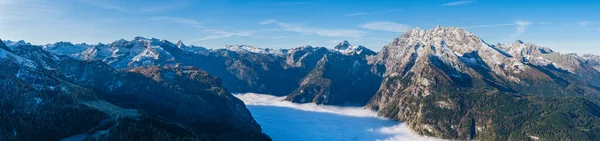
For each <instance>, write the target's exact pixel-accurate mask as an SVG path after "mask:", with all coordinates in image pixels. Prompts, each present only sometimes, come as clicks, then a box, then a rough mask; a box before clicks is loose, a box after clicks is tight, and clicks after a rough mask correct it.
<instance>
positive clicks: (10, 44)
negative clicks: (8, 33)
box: [4, 40, 31, 49]
mask: <svg viewBox="0 0 600 141" xmlns="http://www.w3.org/2000/svg"><path fill="white" fill-rule="evenodd" d="M4 44H6V46H7V47H8V48H11V49H12V48H16V47H18V46H21V45H31V43H29V42H25V41H24V40H19V41H16V42H15V41H11V40H6V41H4Z"/></svg>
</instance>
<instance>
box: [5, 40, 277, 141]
mask: <svg viewBox="0 0 600 141" xmlns="http://www.w3.org/2000/svg"><path fill="white" fill-rule="evenodd" d="M66 45H68V43H66ZM44 49H46V48H44V47H43V46H32V45H19V46H13V47H12V49H11V48H9V47H8V46H6V45H5V44H4V43H2V42H0V64H1V65H2V66H3V69H2V71H0V84H1V85H2V87H1V89H2V90H1V91H0V92H1V93H0V95H2V97H0V107H2V108H0V119H1V120H2V121H3V122H2V123H0V140H61V139H65V140H270V138H269V137H268V136H267V135H265V134H264V133H262V129H261V128H260V126H259V125H258V123H256V121H254V119H253V117H252V115H251V114H250V112H249V111H248V110H247V109H246V107H245V105H244V104H243V102H241V101H240V100H238V99H237V98H235V97H233V96H232V95H231V94H230V93H229V92H228V91H227V90H226V89H225V88H223V87H222V85H221V80H220V79H217V78H215V77H213V76H210V75H208V73H206V72H204V71H202V70H199V69H196V68H193V67H156V66H151V67H134V68H130V69H127V70H122V71H119V70H115V69H113V68H112V67H110V66H109V65H107V64H106V63H104V62H102V61H93V60H89V61H80V60H76V59H73V58H71V57H69V56H65V55H56V54H53V53H50V52H47V51H45V50H44Z"/></svg>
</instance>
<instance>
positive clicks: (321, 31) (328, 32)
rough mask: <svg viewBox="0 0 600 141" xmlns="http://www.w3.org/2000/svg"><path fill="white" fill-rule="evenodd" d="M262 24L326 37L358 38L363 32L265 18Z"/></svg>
mask: <svg viewBox="0 0 600 141" xmlns="http://www.w3.org/2000/svg"><path fill="white" fill-rule="evenodd" d="M259 24H261V25H270V24H274V25H277V26H279V27H280V28H282V29H283V30H285V31H290V32H297V33H302V34H305V35H318V36H325V37H353V38H358V37H361V36H362V34H363V32H362V31H359V30H351V29H327V28H311V27H304V26H301V25H297V24H291V23H286V22H279V21H277V20H275V19H269V20H263V21H261V22H259Z"/></svg>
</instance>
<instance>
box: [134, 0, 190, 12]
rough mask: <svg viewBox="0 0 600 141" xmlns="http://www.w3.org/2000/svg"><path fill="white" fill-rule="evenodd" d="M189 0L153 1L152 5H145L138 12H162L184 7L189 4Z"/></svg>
mask: <svg viewBox="0 0 600 141" xmlns="http://www.w3.org/2000/svg"><path fill="white" fill-rule="evenodd" d="M190 3H191V2H190V1H189V0H177V1H167V3H155V4H152V5H149V6H148V5H146V6H144V7H141V8H140V9H139V12H142V13H154V12H164V11H170V10H175V9H180V8H185V7H187V6H188V5H190Z"/></svg>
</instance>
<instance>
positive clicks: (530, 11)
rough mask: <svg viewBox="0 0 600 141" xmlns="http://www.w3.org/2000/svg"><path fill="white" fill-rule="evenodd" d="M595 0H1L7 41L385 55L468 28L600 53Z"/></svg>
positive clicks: (499, 39)
mask: <svg viewBox="0 0 600 141" xmlns="http://www.w3.org/2000/svg"><path fill="white" fill-rule="evenodd" d="M597 13H600V1H594V0H578V1H572V0H552V1H550V0H526V1H523V0H502V1H500V0H466V1H456V0H378V1H368V0H364V1H358V0H306V1H301V0H297V1H280V0H261V1H250V0H169V1H167V0H127V1H125V0H0V39H10V40H21V39H22V40H26V41H28V42H31V43H34V44H46V43H53V42H56V41H71V42H74V43H81V42H87V43H92V44H95V43H98V42H103V43H108V42H112V41H115V40H118V39H121V38H123V39H128V40H130V39H133V38H134V37H136V36H144V37H155V38H160V39H167V40H171V41H173V42H175V41H177V40H183V41H184V42H185V43H186V44H193V45H200V46H205V47H208V48H221V47H223V46H225V45H227V44H247V45H254V46H258V47H264V48H292V47H296V46H300V45H313V46H326V47H332V46H334V45H335V44H337V43H339V42H341V41H342V40H348V41H350V43H352V44H355V45H356V44H361V45H365V46H367V47H369V48H371V49H374V50H376V51H379V50H380V49H381V48H382V47H383V46H384V45H386V44H388V43H390V42H391V41H392V40H393V39H394V38H396V37H398V36H400V35H401V34H402V33H403V32H404V31H406V30H409V29H412V28H416V27H419V28H422V29H430V28H433V27H435V26H436V25H441V26H458V27H463V28H466V29H467V30H469V31H470V32H471V33H474V34H476V35H478V36H480V37H481V38H482V39H484V40H485V41H486V42H488V43H492V44H495V43H512V42H514V41H515V40H517V39H520V40H523V41H525V42H531V43H535V44H538V45H542V46H548V47H551V48H553V49H554V50H557V51H561V52H575V53H594V54H600V16H598V14H597Z"/></svg>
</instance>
